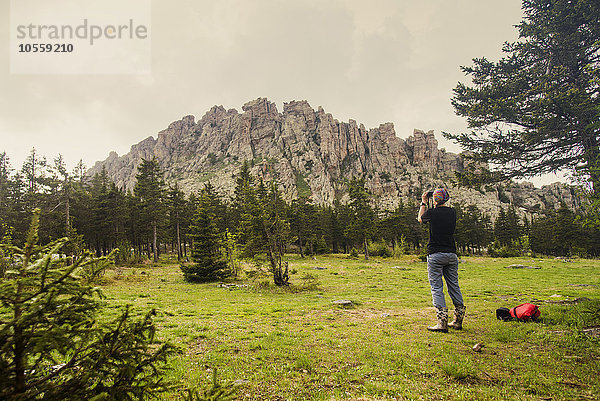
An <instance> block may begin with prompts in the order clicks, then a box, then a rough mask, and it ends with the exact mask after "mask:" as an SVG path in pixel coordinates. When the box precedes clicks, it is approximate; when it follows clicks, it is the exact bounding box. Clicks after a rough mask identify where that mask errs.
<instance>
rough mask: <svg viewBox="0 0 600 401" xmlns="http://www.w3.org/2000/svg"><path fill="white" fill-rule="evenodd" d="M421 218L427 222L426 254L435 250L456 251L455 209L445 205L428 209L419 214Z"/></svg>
mask: <svg viewBox="0 0 600 401" xmlns="http://www.w3.org/2000/svg"><path fill="white" fill-rule="evenodd" d="M421 220H422V221H423V222H429V244H427V254H428V255H431V254H432V253H437V252H448V253H456V244H455V242H454V230H455V229H456V211H455V210H454V209H452V208H451V207H445V206H439V207H436V208H433V209H428V210H427V211H425V213H423V215H422V216H421Z"/></svg>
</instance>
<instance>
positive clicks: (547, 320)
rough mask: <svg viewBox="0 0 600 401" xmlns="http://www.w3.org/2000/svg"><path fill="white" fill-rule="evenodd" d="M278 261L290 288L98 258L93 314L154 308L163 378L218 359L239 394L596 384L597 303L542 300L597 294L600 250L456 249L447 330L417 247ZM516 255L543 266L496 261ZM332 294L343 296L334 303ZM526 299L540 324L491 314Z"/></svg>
mask: <svg viewBox="0 0 600 401" xmlns="http://www.w3.org/2000/svg"><path fill="white" fill-rule="evenodd" d="M289 261H290V270H292V271H295V272H296V273H295V274H293V275H292V277H291V281H292V283H293V284H294V285H293V286H292V288H287V289H281V288H277V287H275V286H274V285H272V284H270V280H269V278H268V277H267V276H257V277H254V278H252V279H240V281H239V283H240V284H249V286H248V287H240V288H235V289H226V288H220V287H218V286H217V285H216V283H209V284H190V283H186V282H185V281H183V277H182V274H181V271H180V270H179V267H178V266H177V265H176V264H174V263H173V261H172V259H170V260H165V261H163V262H162V263H161V264H159V265H157V266H144V267H141V268H129V269H124V270H123V272H122V273H121V274H119V275H117V274H116V272H114V271H109V272H108V273H107V274H106V276H105V278H104V281H103V284H102V287H103V291H104V293H105V295H106V296H107V307H106V308H105V309H104V310H103V317H104V318H107V319H108V318H109V317H112V316H114V315H116V314H117V312H118V307H119V306H122V305H126V304H131V305H133V306H134V307H135V308H136V311H137V313H138V314H140V315H141V314H143V313H144V312H145V311H146V310H148V309H149V308H156V309H157V310H158V314H157V316H156V317H155V322H156V324H157V327H158V337H159V339H160V340H167V341H170V342H172V343H174V344H175V345H177V346H178V348H179V352H178V354H177V355H175V356H174V357H173V358H172V359H171V362H170V367H171V370H170V372H169V373H168V376H169V378H170V379H173V380H175V381H177V382H180V383H182V385H185V386H194V385H200V386H201V387H202V386H206V385H207V384H208V383H209V382H210V380H211V373H210V372H211V369H213V368H217V369H218V372H219V378H220V380H223V381H228V382H233V381H235V380H245V381H247V382H244V383H243V384H241V385H240V386H239V388H238V393H237V394H238V398H239V399H243V400H284V399H285V400H288V399H289V400H350V399H364V400H388V399H389V400H392V399H397V400H404V399H406V400H412V399H440V400H441V399H444V400H473V399H478V400H479V399H480V400H506V399H508V400H539V399H552V400H572V399H583V400H585V399H595V396H596V395H597V394H600V381H599V380H598V375H599V374H600V341H599V340H598V339H597V338H593V337H589V336H587V335H583V334H581V332H580V330H581V329H582V328H583V327H586V326H589V325H594V324H596V325H597V324H600V322H599V321H598V314H597V310H598V309H597V308H598V305H600V304H599V303H598V302H594V301H591V302H583V303H581V304H578V306H565V305H560V304H557V303H549V302H540V301H546V300H549V301H559V300H572V299H575V298H583V297H586V298H590V299H592V300H598V299H600V261H598V260H583V259H582V260H575V261H574V262H572V263H565V262H562V261H557V260H554V259H535V260H531V259H529V258H510V259H492V258H476V257H471V258H469V257H467V258H462V263H461V264H460V267H459V274H460V283H461V287H462V290H463V294H464V296H465V303H466V305H467V308H468V309H467V317H466V318H465V323H464V327H465V329H464V330H463V331H460V332H456V331H451V332H450V333H448V334H442V333H430V332H428V331H427V330H426V326H427V325H429V324H431V323H433V319H434V317H435V313H434V310H433V308H432V306H431V296H430V293H429V283H428V281H427V272H426V266H425V263H423V262H420V261H418V260H417V258H416V257H414V256H406V257H404V258H403V259H377V258H374V259H372V260H369V261H365V260H364V259H349V258H345V257H341V256H329V257H318V258H317V259H316V260H312V259H310V258H307V259H301V258H299V257H295V256H290V257H289ZM514 263H520V264H525V265H535V266H540V267H542V268H541V269H540V270H530V269H519V270H516V269H505V268H504V266H507V265H509V264H514ZM398 266H399V267H402V269H398V268H392V267H398ZM315 267H321V268H325V269H322V270H318V269H314V268H315ZM142 272H144V274H142ZM581 284H586V285H589V286H579V285H581ZM553 295H560V297H556V296H553ZM342 299H347V300H351V301H352V302H353V303H354V304H355V305H354V307H352V308H340V307H339V306H337V305H335V304H334V303H333V301H335V300H342ZM536 300H537V304H538V305H540V306H541V311H542V321H541V322H540V323H518V322H501V321H498V320H496V318H495V310H496V308H498V307H502V306H506V307H512V306H516V305H518V304H519V303H523V302H531V301H536ZM447 301H448V302H449V299H448V298H447ZM595 308H596V309H595ZM594 311H596V312H595V313H594ZM476 343H482V344H484V347H483V349H482V351H481V352H479V353H478V352H474V351H473V350H472V347H473V345H474V344H476ZM175 396H176V395H175V393H173V394H166V395H164V399H175Z"/></svg>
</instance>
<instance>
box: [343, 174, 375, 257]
mask: <svg viewBox="0 0 600 401" xmlns="http://www.w3.org/2000/svg"><path fill="white" fill-rule="evenodd" d="M348 192H349V195H350V202H349V203H348V208H349V211H350V221H349V225H348V226H347V228H346V235H348V236H349V237H350V238H352V239H353V240H354V241H355V242H356V243H358V244H360V246H362V247H363V250H364V253H365V259H369V240H370V239H371V236H372V235H373V229H374V221H375V216H376V215H375V212H374V211H373V208H372V207H371V205H370V204H369V200H370V199H369V197H370V195H369V192H368V191H367V190H366V188H365V181H364V179H356V178H353V179H352V180H351V181H350V183H349V184H348Z"/></svg>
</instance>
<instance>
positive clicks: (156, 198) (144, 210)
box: [133, 158, 165, 263]
mask: <svg viewBox="0 0 600 401" xmlns="http://www.w3.org/2000/svg"><path fill="white" fill-rule="evenodd" d="M135 178H136V179H137V182H136V184H135V187H134V189H133V192H134V194H135V196H136V198H137V200H138V202H139V208H140V216H141V218H142V219H143V222H144V224H145V225H146V226H147V228H149V229H150V235H149V237H148V238H149V239H151V241H152V247H151V248H152V253H153V257H154V262H155V263H156V262H158V229H159V226H160V225H161V224H162V222H163V217H164V198H165V196H164V195H165V194H164V181H163V178H162V174H161V171H160V167H159V165H158V161H156V159H155V158H154V159H152V160H146V159H142V163H141V164H140V165H139V166H138V173H137V175H136V176H135Z"/></svg>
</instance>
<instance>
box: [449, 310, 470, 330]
mask: <svg viewBox="0 0 600 401" xmlns="http://www.w3.org/2000/svg"><path fill="white" fill-rule="evenodd" d="M466 310H467V307H466V306H464V305H460V306H455V307H454V320H453V321H451V322H450V323H448V327H452V328H453V329H455V330H462V322H463V319H464V318H465V312H466Z"/></svg>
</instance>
